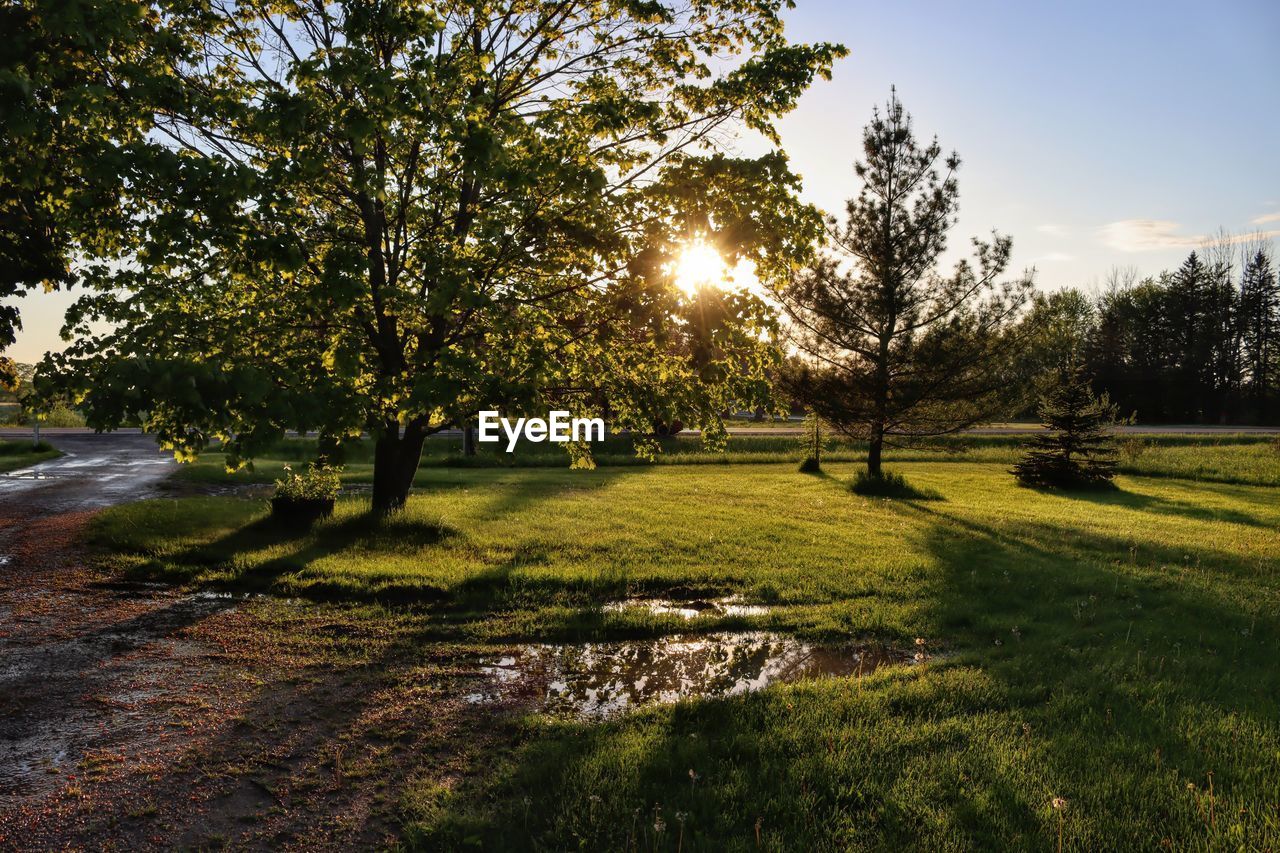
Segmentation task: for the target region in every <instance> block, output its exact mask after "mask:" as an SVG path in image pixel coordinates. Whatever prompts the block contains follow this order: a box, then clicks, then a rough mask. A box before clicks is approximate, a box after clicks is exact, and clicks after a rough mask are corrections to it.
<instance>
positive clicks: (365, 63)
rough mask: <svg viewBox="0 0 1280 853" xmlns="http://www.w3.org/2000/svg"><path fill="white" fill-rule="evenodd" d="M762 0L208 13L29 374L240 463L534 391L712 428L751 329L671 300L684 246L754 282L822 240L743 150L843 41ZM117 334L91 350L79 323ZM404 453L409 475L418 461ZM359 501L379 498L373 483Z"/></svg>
mask: <svg viewBox="0 0 1280 853" xmlns="http://www.w3.org/2000/svg"><path fill="white" fill-rule="evenodd" d="M785 5H787V4H785V3H784V2H782V0H695V2H689V3H680V4H674V3H664V2H651V1H650V0H592V2H566V0H559V2H549V0H507V2H481V1H480V0H472V2H447V3H446V2H426V3H423V2H408V0H389V2H365V1H364V0H344V2H337V3H328V4H325V3H300V2H270V3H266V2H240V3H230V2H214V3H211V4H210V5H208V6H200V7H194V8H192V9H190V10H175V11H173V12H172V13H171V14H170V15H169V16H168V17H166V18H165V21H164V26H166V27H172V28H174V29H176V30H180V31H182V32H183V33H190V32H197V33H198V34H199V38H198V44H199V49H198V52H197V53H196V54H195V55H192V56H190V57H186V58H184V59H183V61H176V62H174V63H173V65H172V67H171V68H170V72H171V76H172V79H174V80H176V81H177V85H175V86H174V87H173V89H172V90H171V91H166V92H165V93H164V97H161V98H157V99H156V100H155V102H154V105H153V113H152V115H151V116H150V121H151V122H152V125H151V129H150V133H149V135H148V137H147V138H148V140H149V143H150V146H149V148H148V150H147V151H146V154H145V156H138V157H136V158H134V159H132V160H131V161H130V162H129V163H128V166H129V168H131V169H135V170H136V173H135V174H131V175H130V179H129V180H128V181H127V182H126V186H125V187H124V189H123V194H122V204H123V205H124V207H125V208H126V209H127V210H128V212H129V218H128V222H127V224H126V225H125V227H123V228H122V229H121V235H120V238H119V242H118V244H115V245H111V246H100V247H96V248H98V249H99V251H96V252H95V253H94V254H93V257H91V258H88V259H86V260H85V261H84V263H82V264H81V265H80V267H79V269H78V273H79V276H80V281H81V283H83V284H84V285H85V286H86V287H87V288H88V290H89V293H88V295H86V296H85V297H83V298H82V299H81V300H80V301H79V302H78V303H77V305H76V307H75V309H74V310H73V311H72V312H71V313H70V315H69V317H68V328H67V332H68V333H69V334H71V335H73V336H75V337H76V339H77V341H76V343H75V345H74V346H72V347H71V348H70V350H69V351H68V352H67V353H66V354H65V355H64V356H61V357H57V358H55V359H54V360H53V364H51V365H49V366H48V367H51V368H53V370H52V371H51V372H52V373H53V374H54V375H56V376H57V377H58V380H57V381H58V382H60V383H62V384H63V385H64V386H70V387H74V389H75V390H76V391H77V393H78V395H79V396H80V398H81V399H82V401H83V405H84V406H85V408H86V411H87V413H88V417H89V420H90V423H91V424H92V425H94V426H97V427H103V428H108V427H111V426H114V425H117V424H119V423H120V422H121V421H122V419H123V418H125V417H126V416H127V414H128V413H130V412H138V411H142V412H145V413H147V419H148V420H147V423H148V426H150V427H151V428H152V429H155V430H156V431H158V433H159V434H160V436H161V438H162V440H164V441H165V442H166V443H168V444H169V445H171V446H173V447H175V448H176V449H178V450H179V451H180V452H187V453H194V452H198V451H199V450H200V449H201V448H202V447H204V446H205V444H206V443H207V442H208V441H209V440H210V439H211V438H214V437H217V438H220V439H222V440H224V442H225V443H226V446H227V448H228V450H229V451H230V453H231V455H232V461H236V460H237V459H239V458H242V457H248V456H251V455H252V454H253V453H255V452H256V451H258V450H260V449H261V448H262V447H263V446H264V445H265V444H266V443H267V442H269V441H271V440H274V439H275V438H276V437H277V436H278V435H279V434H280V432H281V431H282V430H283V429H286V428H293V429H297V428H310V429H318V430H320V431H321V432H322V433H324V434H326V435H331V436H342V435H350V434H354V433H357V432H359V431H362V430H370V431H372V432H374V433H375V434H377V435H379V436H388V435H390V436H404V437H405V438H406V440H408V438H409V437H410V436H412V437H413V438H414V439H420V437H421V436H423V435H426V434H430V433H431V432H434V431H437V430H439V429H442V428H444V427H446V426H448V425H451V424H454V423H458V422H460V421H461V420H463V419H465V418H466V417H468V416H469V415H471V414H472V413H474V412H475V411H476V410H478V409H480V408H486V407H489V406H494V405H497V406H502V407H505V408H508V409H521V408H524V409H529V408H535V407H538V408H541V407H544V406H546V405H548V404H549V403H550V402H552V401H555V402H556V403H557V404H558V405H568V406H570V407H571V408H574V409H578V410H583V411H586V410H592V411H596V412H600V411H607V412H608V413H609V414H610V415H611V417H612V418H613V421H614V423H615V425H617V426H619V427H630V428H636V429H644V430H646V431H647V429H648V428H650V427H651V425H652V422H653V420H654V419H655V418H666V419H671V418H672V417H673V416H675V415H677V414H678V415H679V416H681V418H682V419H683V420H685V421H686V422H692V423H699V424H701V425H703V426H706V427H709V428H710V429H711V432H712V434H713V435H714V434H715V432H716V428H717V427H718V425H719V421H718V417H717V415H716V413H717V412H718V411H720V410H722V409H724V408H726V407H728V406H729V405H730V404H732V403H733V402H734V401H738V400H749V399H758V398H759V397H761V396H762V395H763V393H764V391H765V389H766V383H765V381H764V377H765V371H766V369H768V368H769V367H770V366H771V365H772V364H773V363H774V360H775V355H774V354H773V351H772V347H771V346H770V345H769V344H770V342H769V338H770V334H771V332H770V330H771V324H772V318H771V315H770V313H769V311H768V309H767V308H766V307H765V305H764V304H763V302H762V301H761V300H760V299H759V298H758V297H757V296H756V295H753V294H751V293H747V292H728V293H720V292H701V293H697V294H693V295H687V294H683V293H681V292H680V291H679V290H678V289H676V288H675V287H673V286H672V281H671V279H672V273H671V265H672V262H673V259H674V257H675V255H676V253H677V252H678V249H679V246H680V244H681V242H682V241H683V240H685V239H688V238H690V237H692V236H698V237H700V238H702V239H706V240H707V241H708V242H711V243H713V244H714V245H716V246H717V247H718V248H719V250H720V251H721V252H722V253H724V254H725V256H726V257H727V258H728V259H729V261H730V262H731V263H733V262H737V261H740V260H741V261H744V262H748V263H750V264H753V265H754V267H755V270H756V274H757V276H758V277H759V278H760V280H761V282H762V283H763V285H764V286H765V287H766V288H767V287H771V286H774V285H775V284H776V283H777V282H778V281H780V280H781V279H782V278H783V277H785V276H786V275H787V274H788V271H789V269H790V267H791V265H792V264H793V263H794V262H796V261H797V260H798V259H800V258H802V257H803V256H804V254H805V252H806V250H807V246H808V245H809V243H810V242H811V240H812V239H813V238H814V236H815V235H816V233H817V229H818V227H819V223H818V220H817V218H816V217H815V215H814V213H813V211H811V210H810V209H809V208H808V207H807V206H805V205H803V204H801V203H800V202H799V201H798V198H797V191H798V180H797V179H796V178H795V176H794V175H792V174H791V173H790V171H789V170H788V168H787V163H786V159H785V157H784V156H783V155H782V154H780V153H772V154H768V155H766V156H764V157H761V158H758V159H742V158H737V157H734V156H731V155H730V154H728V153H726V149H725V146H724V143H726V142H727V141H729V140H730V139H731V136H732V134H733V133H735V132H739V131H742V130H746V131H751V132H757V133H760V134H763V135H764V136H765V137H766V138H768V139H773V140H775V141H776V134H775V132H774V129H773V124H772V122H773V120H774V118H775V117H776V116H778V115H779V114H781V113H783V112H785V111H787V110H789V109H791V108H792V107H793V106H794V105H795V103H796V99H797V98H798V96H799V95H800V93H801V92H802V91H803V90H804V89H805V88H806V87H807V86H808V85H809V84H810V82H811V81H812V80H813V79H814V77H815V76H816V75H822V76H827V75H828V74H829V72H830V67H831V64H832V62H833V61H834V60H835V59H836V58H838V57H839V56H841V55H842V54H843V49H842V48H840V47H838V46H835V45H827V44H818V45H796V44H791V43H789V42H788V41H787V40H786V39H785V37H784V35H783V27H782V22H781V20H780V17H779V13H780V10H781V9H782V8H783V7H784V6H785ZM97 322H106V323H108V324H110V325H111V327H112V328H113V331H111V332H109V333H107V334H103V335H94V334H93V333H92V332H93V329H94V328H95V326H94V324H95V323H97ZM413 464H414V465H416V457H415V458H414V461H413ZM376 488H377V487H376V485H375V490H376Z"/></svg>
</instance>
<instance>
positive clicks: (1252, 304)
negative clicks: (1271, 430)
mask: <svg viewBox="0 0 1280 853" xmlns="http://www.w3.org/2000/svg"><path fill="white" fill-rule="evenodd" d="M1240 307H1241V312H1240V313H1241V320H1242V323H1241V325H1242V327H1243V329H1242V339H1243V340H1242V343H1243V349H1244V353H1243V358H1244V362H1245V369H1246V371H1247V373H1248V378H1249V385H1250V390H1251V392H1252V397H1253V406H1254V416H1255V417H1256V418H1257V419H1258V421H1259V422H1260V423H1267V422H1268V416H1269V415H1270V414H1271V413H1270V411H1269V404H1270V402H1271V396H1272V394H1273V392H1274V390H1275V375H1276V373H1277V372H1280V283H1278V282H1277V279H1276V272H1275V268H1274V266H1273V265H1272V262H1271V256H1270V255H1269V254H1268V252H1267V251H1266V249H1259V250H1258V251H1257V252H1256V254H1254V255H1253V257H1251V258H1250V259H1249V261H1248V262H1247V263H1246V264H1245V267H1244V274H1243V276H1242V278H1241V286H1240Z"/></svg>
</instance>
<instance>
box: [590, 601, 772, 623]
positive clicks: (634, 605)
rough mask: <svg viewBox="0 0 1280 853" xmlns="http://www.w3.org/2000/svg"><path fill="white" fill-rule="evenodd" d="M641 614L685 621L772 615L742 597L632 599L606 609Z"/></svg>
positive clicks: (611, 611) (612, 603)
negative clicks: (680, 599) (681, 599)
mask: <svg viewBox="0 0 1280 853" xmlns="http://www.w3.org/2000/svg"><path fill="white" fill-rule="evenodd" d="M637 611H639V612H645V613H652V614H654V615H670V616H679V617H680V618H681V619H696V618H698V617H699V616H764V615H765V614H767V613H768V612H769V608H768V607H767V606H765V605H763V604H748V603H746V602H745V601H743V600H742V599H741V598H740V597H738V596H728V597H725V598H700V599H695V600H692V601H674V600H672V599H668V598H628V599H624V600H622V601H611V602H609V603H608V604H606V605H605V606H604V612H605V613H627V612H637Z"/></svg>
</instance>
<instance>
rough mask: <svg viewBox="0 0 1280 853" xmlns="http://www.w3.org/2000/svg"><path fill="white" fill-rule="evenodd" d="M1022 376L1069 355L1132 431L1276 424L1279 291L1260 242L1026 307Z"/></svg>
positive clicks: (1236, 244)
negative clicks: (1133, 421)
mask: <svg viewBox="0 0 1280 853" xmlns="http://www.w3.org/2000/svg"><path fill="white" fill-rule="evenodd" d="M1025 322H1027V323H1028V324H1030V325H1032V326H1034V327H1035V328H1036V331H1035V333H1034V335H1033V337H1032V340H1031V343H1030V345H1029V347H1028V350H1027V353H1026V355H1025V357H1024V360H1023V365H1022V371H1023V373H1024V375H1027V376H1028V377H1034V376H1035V375H1037V374H1038V373H1041V372H1042V371H1044V370H1045V369H1047V368H1050V367H1052V366H1053V365H1054V364H1057V363H1061V362H1063V361H1064V360H1066V359H1068V358H1069V357H1070V356H1071V355H1072V354H1073V353H1074V354H1075V357H1076V358H1078V359H1079V360H1080V362H1081V363H1082V365H1083V367H1084V370H1085V373H1086V375H1088V376H1089V377H1091V378H1092V383H1093V386H1094V389H1095V390H1096V391H1098V392H1099V393H1107V394H1109V395H1110V397H1111V400H1112V401H1113V402H1114V403H1115V404H1116V405H1117V406H1119V408H1120V411H1121V412H1122V413H1124V414H1135V415H1136V416H1137V420H1138V421H1139V422H1142V423H1194V424H1264V425H1275V424H1277V423H1280V382H1278V381H1277V379H1278V378H1280V282H1278V281H1277V275H1276V263H1275V259H1274V256H1273V250H1272V247H1271V245H1270V244H1269V243H1267V242H1265V241H1263V240H1262V239H1260V238H1258V239H1255V238H1245V239H1238V238H1230V237H1225V236H1224V237H1222V238H1219V239H1217V240H1215V241H1212V242H1210V243H1207V244H1206V245H1205V246H1203V247H1202V248H1201V249H1199V250H1196V251H1193V252H1191V253H1190V254H1189V255H1188V256H1187V258H1186V260H1185V261H1183V263H1182V264H1181V265H1180V266H1178V268H1177V269H1174V270H1168V271H1164V272H1161V273H1160V274H1158V275H1155V276H1150V277H1146V278H1141V279H1139V277H1138V276H1137V274H1136V273H1135V272H1134V271H1133V270H1116V271H1113V272H1112V273H1111V275H1110V276H1109V277H1108V279H1107V281H1106V283H1105V285H1104V287H1103V288H1102V289H1101V290H1100V291H1099V292H1097V293H1096V294H1087V293H1086V292H1084V291H1082V290H1080V289H1077V288H1069V289H1066V290H1062V291H1058V292H1056V293H1052V294H1049V295H1040V296H1038V297H1037V298H1036V299H1035V300H1034V304H1033V306H1032V309H1031V311H1030V312H1029V313H1028V316H1027V319H1026V321H1025Z"/></svg>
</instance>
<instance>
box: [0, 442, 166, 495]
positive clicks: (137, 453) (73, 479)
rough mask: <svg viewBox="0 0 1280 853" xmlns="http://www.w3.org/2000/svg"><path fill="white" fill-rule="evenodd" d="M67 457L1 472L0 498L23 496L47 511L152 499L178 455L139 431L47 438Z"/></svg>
mask: <svg viewBox="0 0 1280 853" xmlns="http://www.w3.org/2000/svg"><path fill="white" fill-rule="evenodd" d="M42 437H43V438H44V439H45V440H46V441H48V442H49V443H50V444H52V445H53V446H54V447H56V448H58V449H59V450H61V451H62V452H63V453H64V454H65V455H64V456H61V457H59V458H57V459H51V460H49V461H48V462H41V463H40V464H38V465H34V466H32V467H30V468H23V469H21V470H18V471H10V472H8V473H7V474H0V501H14V500H20V501H22V502H23V503H27V504H31V505H32V508H34V507H39V508H41V509H42V510H43V511H45V512H53V511H68V510H84V509H97V508H100V507H104V506H110V505H112V504H117V503H123V502H125V501H132V500H140V499H142V498H146V497H152V496H154V495H155V494H156V492H157V487H158V486H159V483H160V481H161V480H162V479H164V477H165V476H166V475H167V474H169V473H170V471H171V470H172V468H173V465H174V461H173V454H171V453H162V452H161V451H160V449H159V448H158V447H157V446H156V442H155V439H154V438H153V437H152V436H149V435H141V434H139V433H136V432H133V433H113V434H108V435H95V434H94V433H91V432H74V433H73V432H65V433H57V434H52V435H44V436H42Z"/></svg>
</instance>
